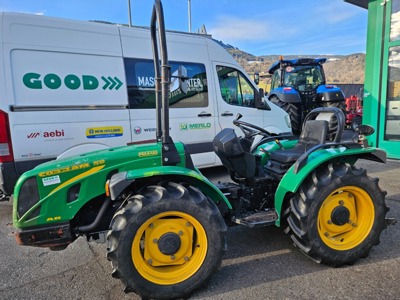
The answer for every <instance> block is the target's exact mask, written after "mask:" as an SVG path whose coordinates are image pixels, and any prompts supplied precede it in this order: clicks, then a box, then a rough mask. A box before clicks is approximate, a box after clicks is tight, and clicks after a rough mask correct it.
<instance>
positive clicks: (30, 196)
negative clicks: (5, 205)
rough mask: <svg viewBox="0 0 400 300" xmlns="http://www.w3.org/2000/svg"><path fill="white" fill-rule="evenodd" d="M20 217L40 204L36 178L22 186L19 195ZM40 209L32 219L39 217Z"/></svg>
mask: <svg viewBox="0 0 400 300" xmlns="http://www.w3.org/2000/svg"><path fill="white" fill-rule="evenodd" d="M17 200H18V206H17V207H18V217H19V218H20V217H22V216H23V215H24V214H25V213H26V212H27V211H28V210H29V209H30V208H31V207H32V206H34V205H35V204H36V203H38V202H39V190H38V185H37V182H36V177H31V178H29V179H27V180H25V182H24V183H23V184H22V187H21V189H20V190H19V194H18V199H17ZM39 211H40V210H39V209H37V210H35V211H34V212H33V214H35V215H33V214H32V215H31V216H30V217H36V216H37V215H39Z"/></svg>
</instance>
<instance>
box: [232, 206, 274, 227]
mask: <svg viewBox="0 0 400 300" xmlns="http://www.w3.org/2000/svg"><path fill="white" fill-rule="evenodd" d="M277 219H278V214H277V213H276V211H275V210H273V209H271V210H267V211H258V212H252V213H247V214H245V215H242V216H237V217H233V218H232V222H234V223H236V224H240V225H244V226H247V227H250V228H254V227H262V226H270V225H274V224H275V221H276V220H277Z"/></svg>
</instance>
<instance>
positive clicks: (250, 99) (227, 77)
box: [217, 66, 255, 107]
mask: <svg viewBox="0 0 400 300" xmlns="http://www.w3.org/2000/svg"><path fill="white" fill-rule="evenodd" d="M217 73H218V81H219V88H220V90H221V96H222V99H224V101H225V102H226V103H228V104H231V105H237V106H246V107H254V93H255V90H254V88H253V86H252V84H251V83H250V82H249V81H248V80H247V78H246V77H245V76H244V75H243V74H242V73H241V72H240V71H238V70H236V69H233V68H230V67H225V66H217Z"/></svg>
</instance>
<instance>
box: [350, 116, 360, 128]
mask: <svg viewBox="0 0 400 300" xmlns="http://www.w3.org/2000/svg"><path fill="white" fill-rule="evenodd" d="M361 124H362V117H361V116H355V117H354V119H353V120H352V121H351V129H352V130H353V131H356V130H357V127H358V126H360V125H361Z"/></svg>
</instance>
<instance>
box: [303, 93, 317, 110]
mask: <svg viewBox="0 0 400 300" xmlns="http://www.w3.org/2000/svg"><path fill="white" fill-rule="evenodd" d="M300 98H301V102H302V106H303V114H304V115H306V114H308V113H309V112H310V111H311V110H313V109H314V108H316V107H317V93H316V90H311V91H304V92H300Z"/></svg>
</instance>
